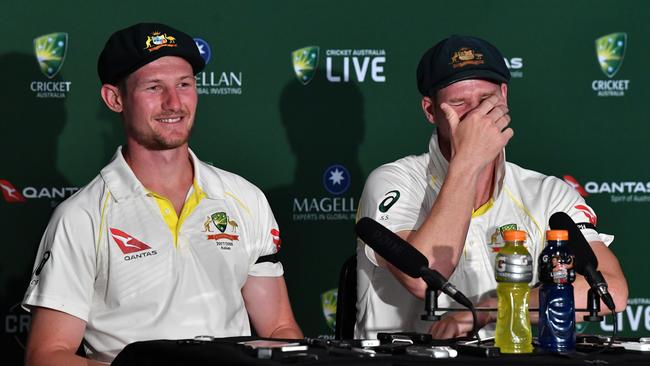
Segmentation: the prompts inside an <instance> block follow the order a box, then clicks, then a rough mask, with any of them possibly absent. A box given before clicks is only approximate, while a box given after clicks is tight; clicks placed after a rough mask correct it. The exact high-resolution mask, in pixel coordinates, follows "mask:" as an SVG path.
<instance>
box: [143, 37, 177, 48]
mask: <svg viewBox="0 0 650 366" xmlns="http://www.w3.org/2000/svg"><path fill="white" fill-rule="evenodd" d="M144 45H145V48H144V49H145V50H148V51H149V52H153V51H156V50H158V49H160V48H162V47H176V37H174V36H168V35H167V33H163V34H161V33H160V32H153V33H151V34H150V35H148V36H147V40H146V41H145V42H144Z"/></svg>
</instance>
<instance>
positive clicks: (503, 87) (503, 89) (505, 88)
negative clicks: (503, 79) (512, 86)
mask: <svg viewBox="0 0 650 366" xmlns="http://www.w3.org/2000/svg"><path fill="white" fill-rule="evenodd" d="M501 95H502V96H503V99H504V100H505V101H506V105H507V104H508V84H506V83H501Z"/></svg>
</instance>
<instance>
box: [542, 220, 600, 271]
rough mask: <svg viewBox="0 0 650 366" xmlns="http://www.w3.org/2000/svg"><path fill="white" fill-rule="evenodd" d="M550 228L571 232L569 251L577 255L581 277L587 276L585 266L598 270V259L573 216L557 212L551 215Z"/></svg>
mask: <svg viewBox="0 0 650 366" xmlns="http://www.w3.org/2000/svg"><path fill="white" fill-rule="evenodd" d="M548 224H549V226H550V227H551V229H553V230H567V231H568V232H569V250H571V252H573V254H574V255H575V264H576V270H577V271H578V273H580V274H581V275H585V266H587V265H588V264H591V265H592V266H593V267H594V268H598V259H597V258H596V255H595V254H594V251H593V250H592V249H591V246H590V245H589V242H587V239H585V237H584V235H582V232H581V231H580V229H578V226H577V225H576V223H575V222H573V220H572V219H571V216H569V215H567V214H566V213H565V212H556V213H554V214H553V215H551V218H550V219H549V221H548Z"/></svg>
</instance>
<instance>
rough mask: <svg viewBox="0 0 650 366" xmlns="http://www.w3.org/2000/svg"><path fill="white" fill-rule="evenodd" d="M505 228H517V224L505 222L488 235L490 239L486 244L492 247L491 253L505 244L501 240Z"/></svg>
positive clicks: (496, 251)
mask: <svg viewBox="0 0 650 366" xmlns="http://www.w3.org/2000/svg"><path fill="white" fill-rule="evenodd" d="M506 230H517V224H506V225H502V226H498V227H497V228H496V229H495V230H494V233H493V234H492V235H491V236H490V241H489V244H488V246H489V247H490V249H492V253H498V252H499V251H500V250H501V248H503V246H504V245H506V243H505V241H504V240H503V232H504V231H506Z"/></svg>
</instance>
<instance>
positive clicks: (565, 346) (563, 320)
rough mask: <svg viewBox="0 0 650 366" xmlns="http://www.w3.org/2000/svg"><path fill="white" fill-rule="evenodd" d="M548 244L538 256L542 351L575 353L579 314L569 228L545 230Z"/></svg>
mask: <svg viewBox="0 0 650 366" xmlns="http://www.w3.org/2000/svg"><path fill="white" fill-rule="evenodd" d="M546 240H547V245H546V248H544V250H543V251H542V254H541V255H540V256H539V266H538V270H539V280H540V281H541V282H542V286H541V288H540V291H539V324H538V326H537V328H538V330H539V336H538V342H539V345H540V347H541V348H542V350H544V351H547V352H554V353H565V352H572V351H574V350H575V348H576V314H575V302H574V300H573V285H572V284H571V283H572V282H573V281H575V278H576V274H575V269H574V255H573V253H571V252H570V251H569V248H568V244H567V241H568V240H569V234H568V232H567V231H566V230H549V231H547V232H546Z"/></svg>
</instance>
